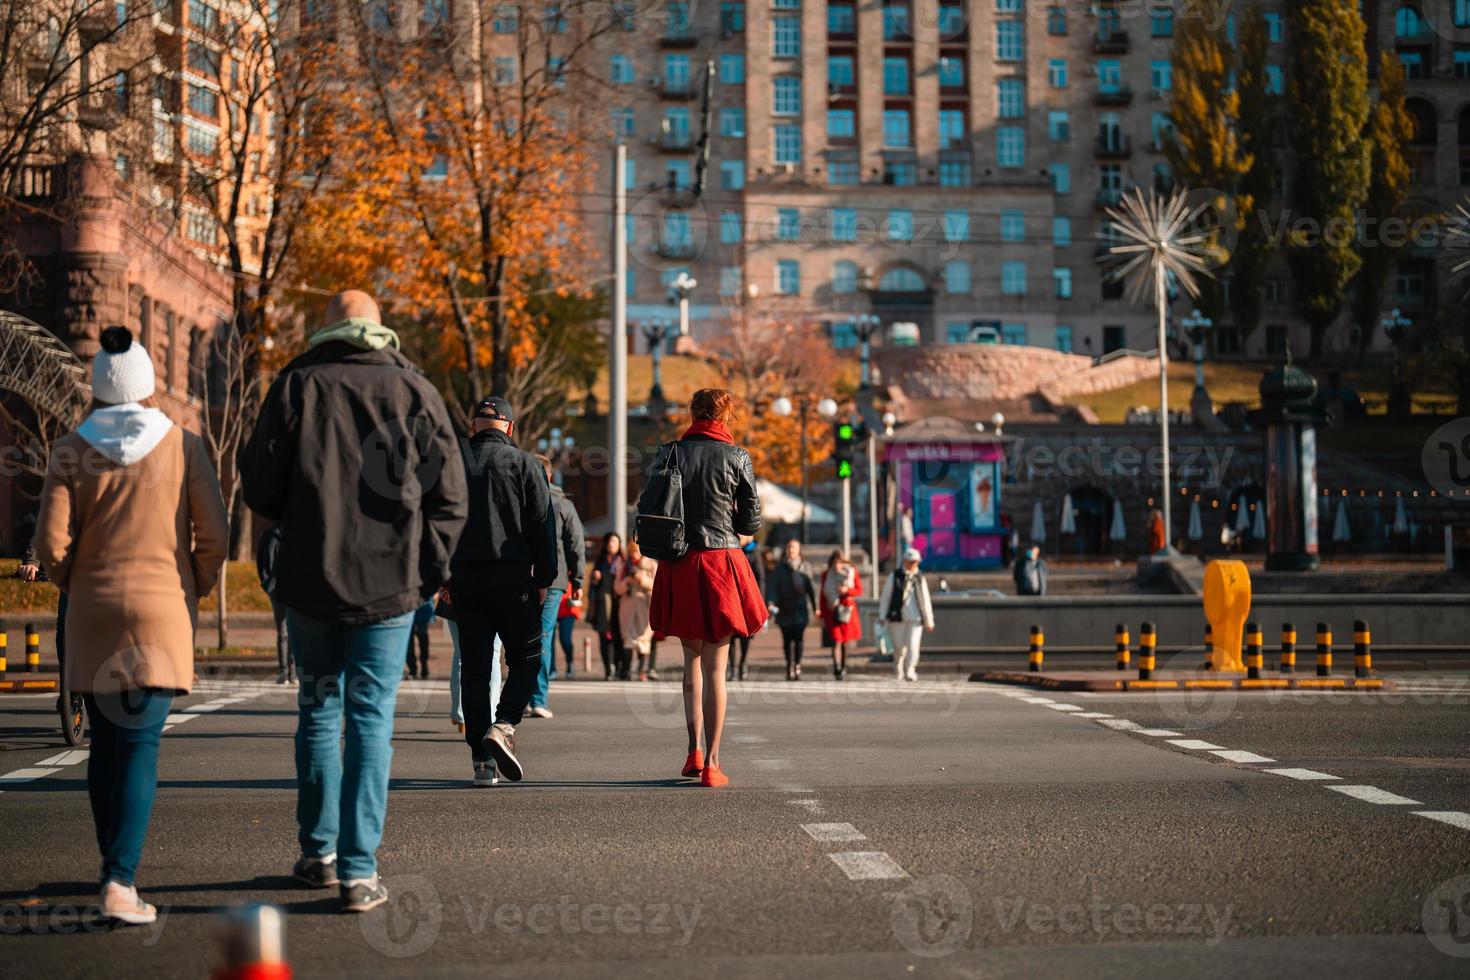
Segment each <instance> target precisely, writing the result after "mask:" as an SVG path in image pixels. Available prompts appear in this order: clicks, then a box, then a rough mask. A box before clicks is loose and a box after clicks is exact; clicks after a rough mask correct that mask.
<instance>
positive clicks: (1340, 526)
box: [1332, 497, 1353, 541]
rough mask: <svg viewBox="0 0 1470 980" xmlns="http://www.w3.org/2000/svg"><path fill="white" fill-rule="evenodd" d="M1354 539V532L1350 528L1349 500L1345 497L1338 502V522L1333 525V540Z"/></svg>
mask: <svg viewBox="0 0 1470 980" xmlns="http://www.w3.org/2000/svg"><path fill="white" fill-rule="evenodd" d="M1352 539H1353V530H1352V528H1351V527H1349V526H1348V516H1347V498H1346V497H1344V498H1343V499H1342V500H1339V501H1338V502H1337V520H1336V521H1334V522H1333V524H1332V540H1333V541H1351V540H1352Z"/></svg>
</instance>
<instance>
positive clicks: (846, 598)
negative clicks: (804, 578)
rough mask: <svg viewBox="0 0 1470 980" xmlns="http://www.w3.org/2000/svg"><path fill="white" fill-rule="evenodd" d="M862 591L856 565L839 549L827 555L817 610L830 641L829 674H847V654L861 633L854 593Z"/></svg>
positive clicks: (835, 675) (838, 677)
mask: <svg viewBox="0 0 1470 980" xmlns="http://www.w3.org/2000/svg"><path fill="white" fill-rule="evenodd" d="M862 594H863V581H862V579H860V578H859V577H858V574H857V569H856V568H854V567H853V566H852V562H850V561H848V560H847V556H846V555H844V554H843V553H842V551H841V549H838V550H836V551H834V552H832V555H831V557H830V558H828V559H827V570H826V571H824V572H823V573H822V595H821V612H822V623H823V625H824V626H825V627H826V631H827V638H828V640H829V641H830V642H831V645H832V676H833V677H835V678H837V679H838V680H839V681H840V680H845V679H846V678H847V654H848V652H849V650H850V649H851V648H852V646H853V645H854V644H856V643H857V641H858V640H860V639H862V637H863V624H862V623H861V622H860V621H859V620H858V615H857V597H858V596H860V595H862Z"/></svg>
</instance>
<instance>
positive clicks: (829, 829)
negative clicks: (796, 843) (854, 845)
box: [801, 823, 868, 844]
mask: <svg viewBox="0 0 1470 980" xmlns="http://www.w3.org/2000/svg"><path fill="white" fill-rule="evenodd" d="M801 829H802V830H804V831H806V832H807V835H808V836H810V837H811V839H812V840H814V841H816V842H817V843H819V844H845V843H847V842H848V841H855V840H867V839H868V838H867V835H866V834H864V833H863V832H862V831H860V830H858V829H857V828H856V827H854V826H853V825H852V824H850V823H804V824H802V825H801Z"/></svg>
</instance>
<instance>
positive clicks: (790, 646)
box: [766, 538, 817, 681]
mask: <svg viewBox="0 0 1470 980" xmlns="http://www.w3.org/2000/svg"><path fill="white" fill-rule="evenodd" d="M766 602H767V603H768V604H769V605H768V608H769V609H770V611H771V614H772V615H774V616H775V617H776V625H777V626H778V627H779V628H780V630H781V652H782V653H783V654H785V656H786V679H787V680H788V681H799V680H801V653H802V645H803V643H804V641H805V638H806V627H807V624H808V623H810V622H811V618H812V616H814V615H816V612H817V587H816V585H815V584H814V583H813V581H812V570H811V569H810V568H809V567H807V564H806V562H804V561H802V558H801V542H800V541H798V540H796V539H795V538H792V539H791V540H789V541H787V542H786V552H785V555H784V556H783V557H782V560H781V563H780V564H779V565H777V566H776V567H775V568H774V569H772V570H771V572H770V573H769V574H768V575H767V577H766Z"/></svg>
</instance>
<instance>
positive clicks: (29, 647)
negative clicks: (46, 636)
mask: <svg viewBox="0 0 1470 980" xmlns="http://www.w3.org/2000/svg"><path fill="white" fill-rule="evenodd" d="M40 669H41V631H40V630H38V629H36V624H35V623H26V673H27V674H34V673H36V672H37V671H39V670H40Z"/></svg>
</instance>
